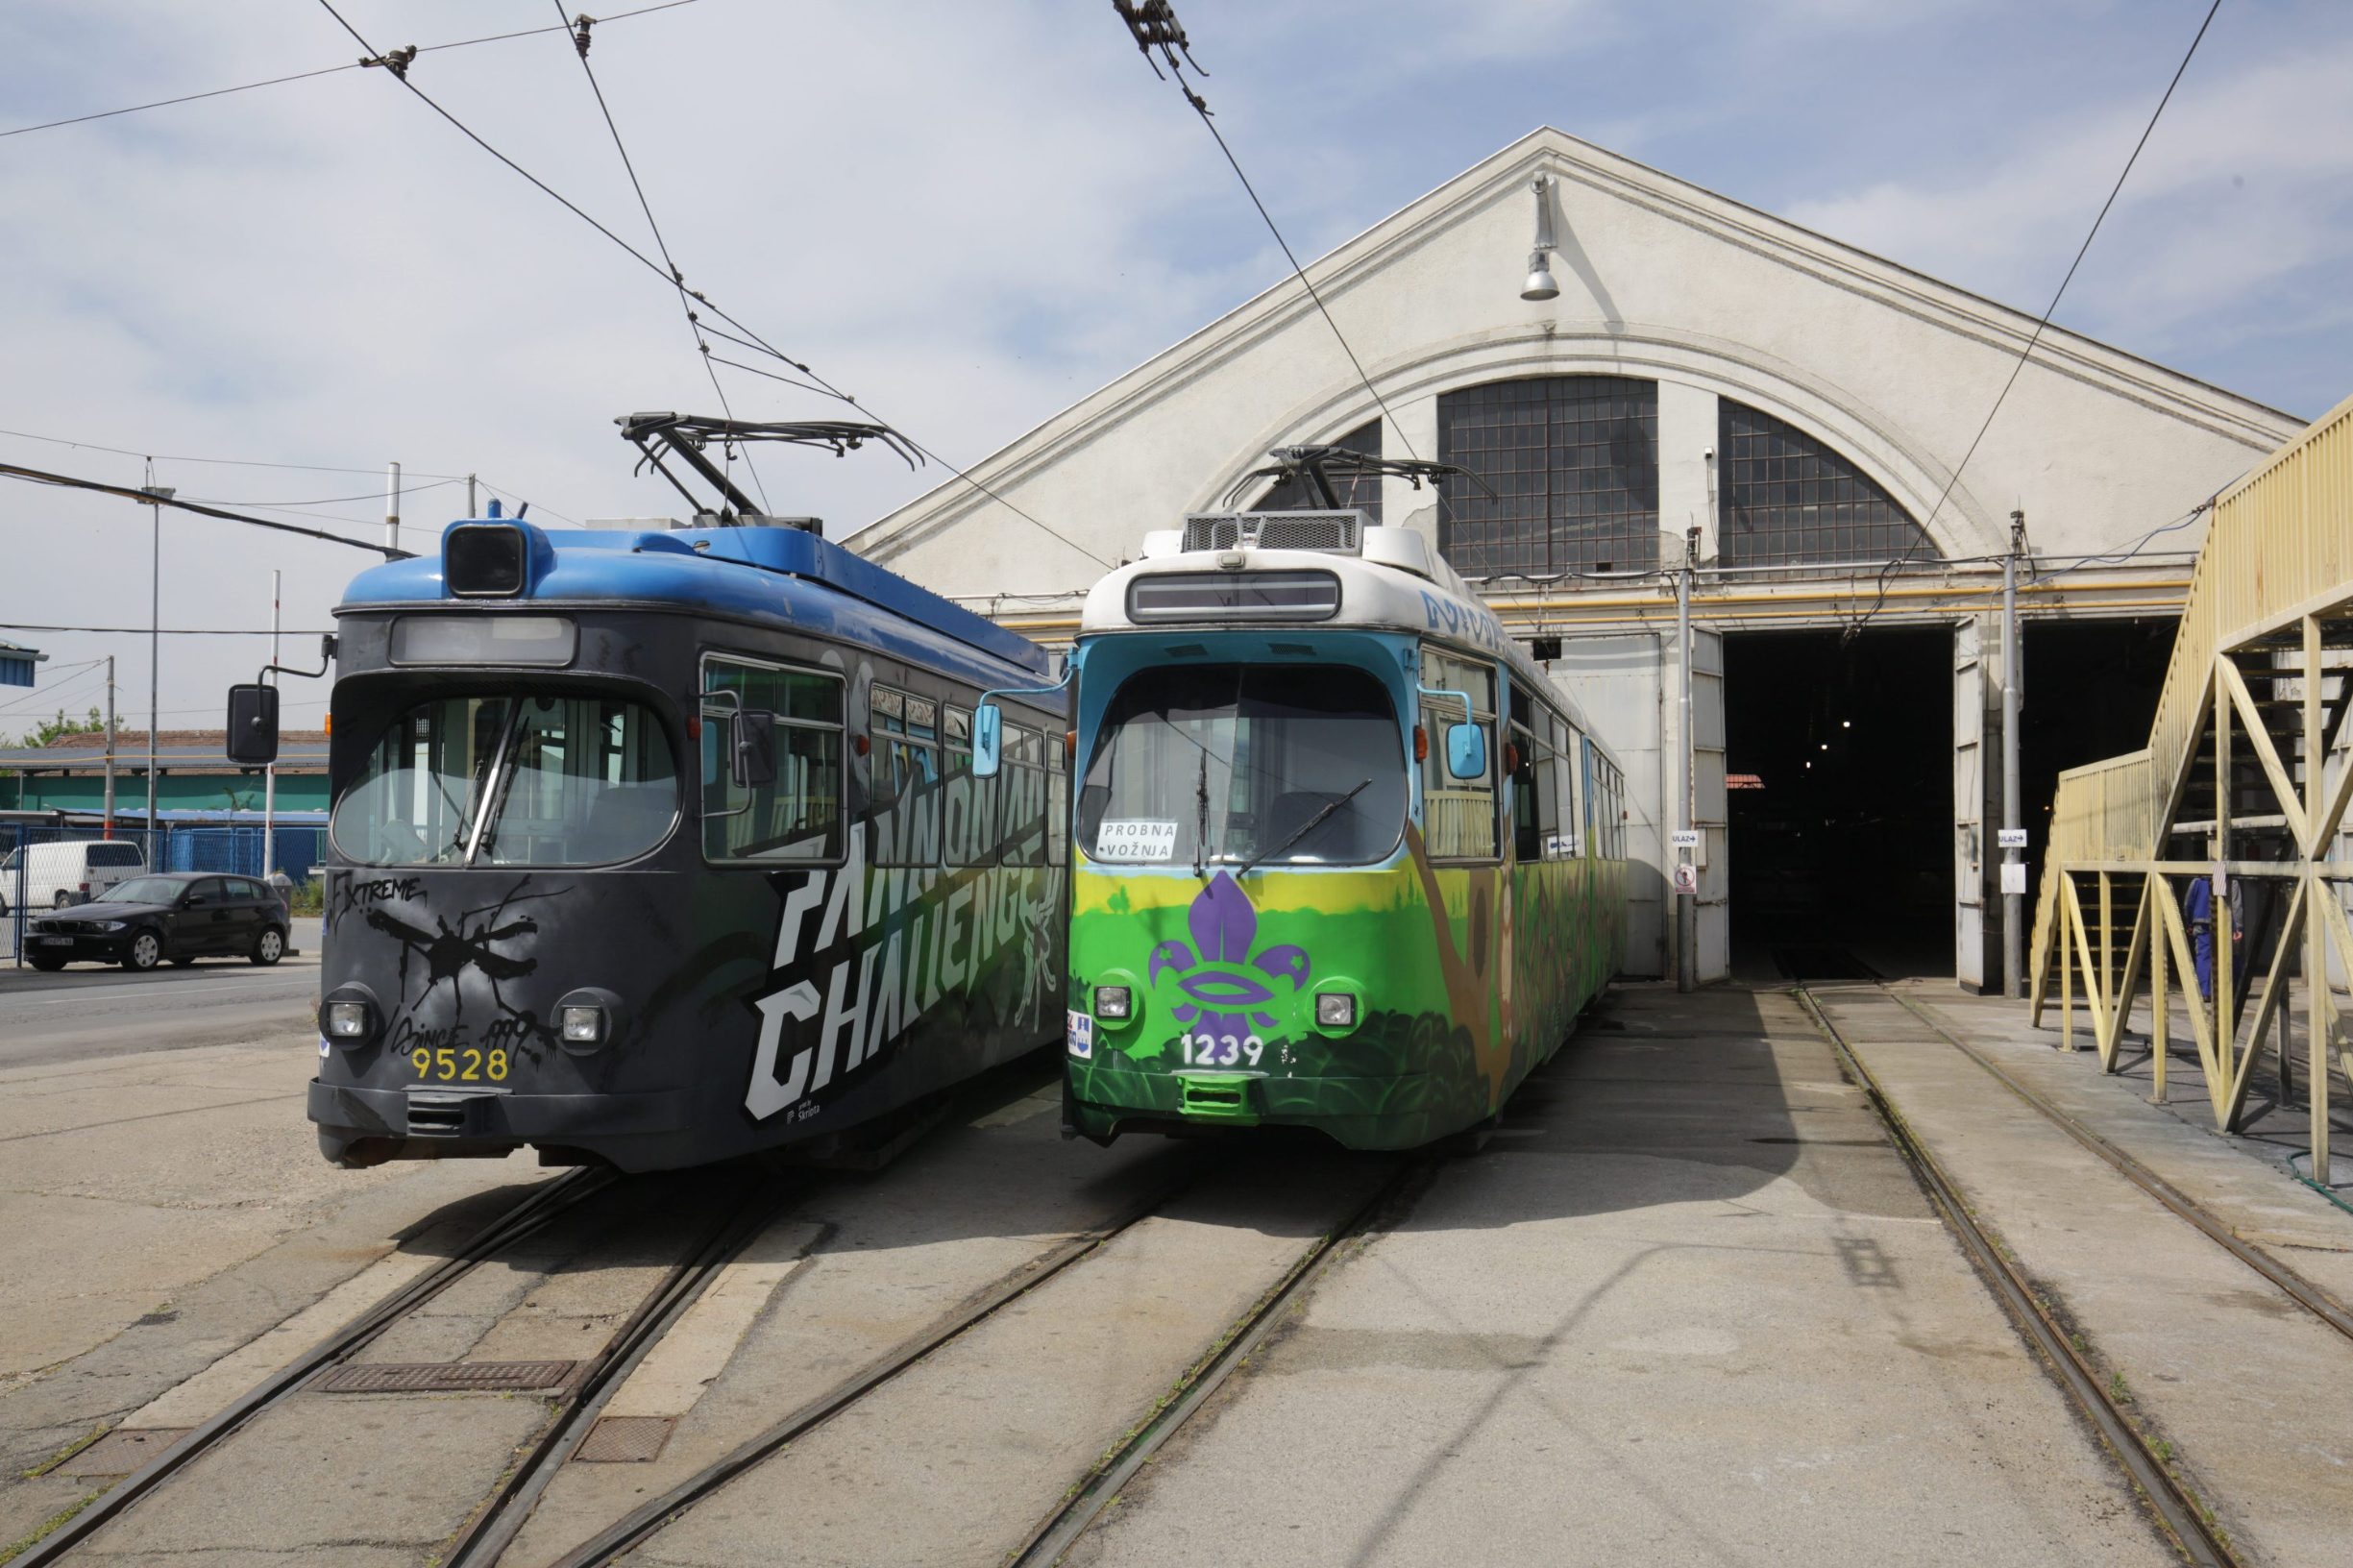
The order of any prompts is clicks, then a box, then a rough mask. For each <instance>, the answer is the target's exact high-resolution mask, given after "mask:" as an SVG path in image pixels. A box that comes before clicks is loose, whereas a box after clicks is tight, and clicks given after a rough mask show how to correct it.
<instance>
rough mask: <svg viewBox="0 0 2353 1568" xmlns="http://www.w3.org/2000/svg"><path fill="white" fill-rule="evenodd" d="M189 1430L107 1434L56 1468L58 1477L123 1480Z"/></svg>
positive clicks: (182, 1428)
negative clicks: (99, 1477) (103, 1477)
mask: <svg viewBox="0 0 2353 1568" xmlns="http://www.w3.org/2000/svg"><path fill="white" fill-rule="evenodd" d="M192 1430H194V1429H192V1428H189V1427H149V1428H146V1429H145V1430H144V1431H139V1432H110V1433H107V1434H106V1435H105V1436H104V1437H101V1438H99V1439H98V1440H97V1441H96V1442H94V1443H92V1444H90V1446H89V1447H87V1448H86V1449H84V1450H83V1451H82V1452H81V1453H79V1454H77V1455H75V1456H74V1457H73V1458H70V1459H67V1460H66V1461H65V1462H64V1463H63V1464H61V1465H59V1466H58V1467H57V1473H58V1474H59V1475H61V1476H127V1475H129V1474H130V1473H131V1472H132V1471H134V1470H136V1469H137V1468H138V1467H139V1466H141V1465H143V1464H145V1463H146V1462H147V1461H148V1460H149V1459H152V1458H155V1457H156V1456H157V1455H159V1454H160V1453H162V1452H163V1451H164V1450H165V1449H167V1448H169V1447H171V1446H172V1444H174V1443H176V1442H178V1441H180V1439H181V1438H183V1437H185V1436H186V1435H187V1434H188V1433H189V1432H191V1431H192Z"/></svg>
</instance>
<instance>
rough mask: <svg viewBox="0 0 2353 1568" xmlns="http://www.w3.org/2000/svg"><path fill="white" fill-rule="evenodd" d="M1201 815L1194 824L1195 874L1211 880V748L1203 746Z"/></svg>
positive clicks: (1205, 879) (1204, 879)
mask: <svg viewBox="0 0 2353 1568" xmlns="http://www.w3.org/2000/svg"><path fill="white" fill-rule="evenodd" d="M1199 798H1200V802H1201V817H1200V821H1197V822H1196V823H1195V824H1194V826H1193V875H1195V876H1197V877H1199V878H1201V879H1202V880H1203V881H1205V882H1206V881H1208V880H1209V867H1208V862H1209V853H1210V847H1209V846H1210V748H1209V747H1206V746H1204V747H1201V788H1200V796H1199Z"/></svg>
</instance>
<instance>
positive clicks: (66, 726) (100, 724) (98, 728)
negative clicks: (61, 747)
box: [19, 708, 107, 747]
mask: <svg viewBox="0 0 2353 1568" xmlns="http://www.w3.org/2000/svg"><path fill="white" fill-rule="evenodd" d="M106 727H107V726H106V721H105V720H104V719H102V718H100V717H99V714H98V710H97V709H96V708H92V709H90V712H89V717H88V718H86V719H68V718H66V717H65V710H64V709H63V708H60V709H58V713H57V717H56V718H54V719H44V720H42V721H41V722H40V723H38V724H37V725H36V726H34V727H33V728H31V729H28V730H26V731H25V735H24V739H23V741H22V742H20V743H19V744H20V745H22V746H25V747H43V746H47V745H48V744H49V743H50V742H51V741H54V740H58V739H60V738H61V737H63V736H67V735H102V734H104V733H105V732H106Z"/></svg>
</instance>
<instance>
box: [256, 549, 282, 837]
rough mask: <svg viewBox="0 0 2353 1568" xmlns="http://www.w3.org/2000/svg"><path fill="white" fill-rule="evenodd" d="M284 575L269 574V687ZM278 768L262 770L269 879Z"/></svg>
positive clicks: (274, 666) (274, 682)
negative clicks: (280, 590) (281, 584)
mask: <svg viewBox="0 0 2353 1568" xmlns="http://www.w3.org/2000/svg"><path fill="white" fill-rule="evenodd" d="M281 576H282V574H280V573H278V572H272V573H271V574H270V684H271V685H273V686H275V685H277V684H278V668H277V666H278V598H279V588H280V578H281ZM277 828H278V764H276V763H274V762H273V763H271V764H270V765H269V766H268V767H266V768H264V769H262V770H261V870H260V871H259V872H258V873H257V874H259V875H261V876H263V877H267V876H268V875H269V874H270V871H271V870H272V867H271V862H272V861H273V860H274V859H275V858H276V852H277V843H278V835H277Z"/></svg>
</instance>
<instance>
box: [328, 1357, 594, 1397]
mask: <svg viewBox="0 0 2353 1568" xmlns="http://www.w3.org/2000/svg"><path fill="white" fill-rule="evenodd" d="M579 1364H580V1363H579V1362H577V1361H409V1362H398V1361H387V1362H383V1363H380V1364H376V1365H359V1366H338V1367H336V1368H335V1369H334V1370H333V1371H332V1372H330V1373H328V1374H327V1376H325V1377H323V1378H321V1379H320V1380H319V1381H318V1382H317V1383H315V1384H311V1387H312V1388H313V1389H315V1390H316V1391H317V1392H319V1393H322V1394H470V1393H512V1392H515V1391H517V1390H519V1389H526V1388H553V1387H556V1386H558V1385H559V1384H562V1383H563V1382H564V1380H565V1379H567V1378H569V1377H571V1376H572V1369H573V1368H574V1367H576V1366H577V1365H579Z"/></svg>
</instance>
